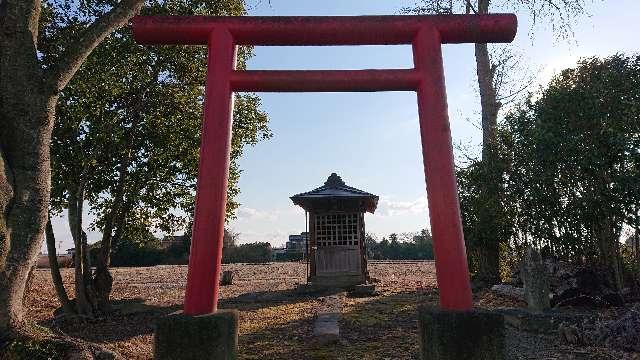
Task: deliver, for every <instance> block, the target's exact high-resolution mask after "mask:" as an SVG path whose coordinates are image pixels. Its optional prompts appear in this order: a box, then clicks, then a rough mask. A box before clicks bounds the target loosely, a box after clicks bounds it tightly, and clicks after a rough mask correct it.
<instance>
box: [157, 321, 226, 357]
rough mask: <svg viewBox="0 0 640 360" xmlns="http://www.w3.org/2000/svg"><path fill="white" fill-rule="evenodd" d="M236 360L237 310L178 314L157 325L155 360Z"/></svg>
mask: <svg viewBox="0 0 640 360" xmlns="http://www.w3.org/2000/svg"><path fill="white" fill-rule="evenodd" d="M237 357H238V312H237V311H235V310H218V311H217V312H215V313H213V314H207V315H198V316H191V315H185V314H184V313H182V312H177V313H173V314H170V315H168V316H166V317H164V318H162V319H160V320H159V321H158V324H157V326H156V332H155V337H154V357H153V358H154V359H155V360H236V359H237Z"/></svg>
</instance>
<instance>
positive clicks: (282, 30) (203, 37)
mask: <svg viewBox="0 0 640 360" xmlns="http://www.w3.org/2000/svg"><path fill="white" fill-rule="evenodd" d="M133 25H134V26H133V28H134V36H135V38H136V41H138V42H139V43H141V44H191V45H206V44H208V41H209V34H210V33H211V31H212V30H213V29H214V28H220V27H222V28H225V29H227V30H228V31H229V32H230V33H231V35H232V37H233V39H234V42H235V44H237V45H291V46H293V45H397V44H411V43H412V41H413V39H414V38H415V36H416V34H417V33H418V32H419V30H421V29H424V28H433V29H436V30H437V31H438V32H439V34H440V40H441V43H443V44H448V43H496V42H497V43H500V42H511V41H512V40H513V38H514V37H515V34H516V28H517V19H516V16H515V15H513V14H490V15H415V16H409V15H381V16H250V17H245V16H138V17H135V18H134V19H133Z"/></svg>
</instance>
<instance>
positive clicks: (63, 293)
mask: <svg viewBox="0 0 640 360" xmlns="http://www.w3.org/2000/svg"><path fill="white" fill-rule="evenodd" d="M45 235H46V239H47V253H48V255H49V269H50V270H51V279H52V280H53V286H54V287H55V289H56V294H57V295H58V300H59V301H60V304H61V305H62V309H63V310H64V312H65V313H66V314H75V309H74V308H73V304H72V303H71V301H69V296H68V295H67V290H66V289H65V288H64V282H63V281H62V276H61V275H60V266H59V265H58V257H57V254H56V237H55V234H54V233H53V227H52V226H51V219H49V221H47V226H46V229H45Z"/></svg>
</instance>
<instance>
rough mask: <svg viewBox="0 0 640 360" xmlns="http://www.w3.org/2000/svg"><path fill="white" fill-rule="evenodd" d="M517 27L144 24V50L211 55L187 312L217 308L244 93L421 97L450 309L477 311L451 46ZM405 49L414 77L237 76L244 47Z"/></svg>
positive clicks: (411, 20) (235, 21)
mask: <svg viewBox="0 0 640 360" xmlns="http://www.w3.org/2000/svg"><path fill="white" fill-rule="evenodd" d="M516 28H517V20H516V17H515V15H512V14H495V15H444V16H428V15H423V16H402V15H400V16H339V17H335V16H330V17H326V16H318V17H251V16H245V17H224V16H222V17H205V16H144V17H140V16H139V17H136V18H134V20H133V30H134V36H135V38H136V40H137V41H138V42H140V43H143V44H190V45H208V47H209V58H208V68H207V80H206V90H205V100H204V121H203V124H202V138H201V143H200V165H199V170H198V184H197V190H196V208H195V215H194V223H193V235H192V240H191V254H190V256H189V272H188V275H187V289H186V293H185V304H184V312H185V313H186V314H190V315H201V314H207V313H211V312H215V311H216V310H217V302H218V281H219V276H220V267H221V260H222V237H223V232H224V217H225V206H226V201H227V181H228V173H229V156H230V143H231V131H232V129H231V124H232V111H233V92H234V91H256V92H320V91H415V92H416V93H417V98H418V116H419V122H420V135H421V141H422V155H423V162H424V173H425V179H426V185H427V186H426V188H427V195H428V201H429V215H430V220H431V232H432V234H433V245H434V251H435V258H436V271H437V278H438V287H439V290H440V306H441V307H442V308H444V309H450V310H469V309H471V307H472V298H471V288H470V284H469V270H468V267H467V257H466V252H465V245H464V237H463V233H462V225H461V221H460V205H459V203H458V191H457V186H456V177H455V171H454V163H453V150H452V146H451V134H450V129H449V118H448V115H447V100H446V91H445V83H444V69H443V64H442V52H441V44H448V43H493V42H511V41H512V40H513V38H514V37H515V34H516ZM395 44H412V46H413V62H414V67H413V68H412V69H390V70H310V71H306V70H305V71H300V70H298V71H274V70H259V71H256V70H245V71H238V70H235V53H236V52H235V48H236V45H395Z"/></svg>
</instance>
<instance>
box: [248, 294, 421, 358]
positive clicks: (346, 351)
mask: <svg viewBox="0 0 640 360" xmlns="http://www.w3.org/2000/svg"><path fill="white" fill-rule="evenodd" d="M431 299H432V297H431V296H430V295H429V296H427V295H425V294H419V293H415V292H406V293H396V294H392V295H387V296H384V295H381V296H377V297H369V298H358V299H349V298H348V299H347V300H346V304H345V307H344V311H343V314H342V318H341V321H340V332H341V336H340V338H341V340H340V341H339V342H337V343H328V344H323V343H322V341H321V340H322V339H316V338H314V337H313V336H312V332H313V330H312V329H313V313H311V314H310V315H309V316H306V317H304V318H301V319H296V320H292V321H289V322H286V323H283V324H280V325H278V326H267V327H265V328H264V329H261V330H259V331H253V332H247V333H241V334H240V337H239V359H245V360H253V359H310V360H324V359H363V360H366V359H398V360H402V359H417V358H418V356H419V349H418V335H417V332H418V328H417V319H418V316H417V312H416V309H417V304H418V303H426V302H431Z"/></svg>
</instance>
